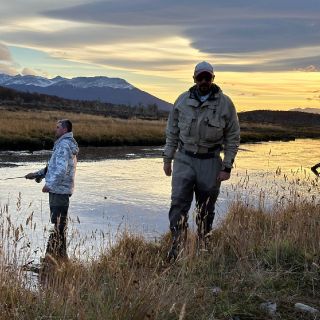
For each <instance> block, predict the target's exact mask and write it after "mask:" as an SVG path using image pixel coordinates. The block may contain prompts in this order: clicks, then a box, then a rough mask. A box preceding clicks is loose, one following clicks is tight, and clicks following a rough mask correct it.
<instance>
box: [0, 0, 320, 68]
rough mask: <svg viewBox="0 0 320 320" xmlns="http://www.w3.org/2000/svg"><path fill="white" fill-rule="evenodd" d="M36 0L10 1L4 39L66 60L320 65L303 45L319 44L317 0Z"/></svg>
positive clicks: (132, 64) (129, 64) (121, 64)
mask: <svg viewBox="0 0 320 320" xmlns="http://www.w3.org/2000/svg"><path fill="white" fill-rule="evenodd" d="M30 1H31V5H30V6H32V9H33V8H36V10H31V8H30V7H29V5H27V4H25V3H19V6H18V5H17V4H15V3H12V4H8V3H6V4H5V6H4V9H3V8H2V10H4V14H3V15H4V16H7V15H9V16H10V15H11V18H12V21H11V22H10V23H8V24H5V25H4V26H3V27H2V29H1V30H2V35H1V37H2V39H3V41H6V42H7V43H10V44H16V45H19V46H25V47H29V48H34V49H38V50H42V51H45V52H47V53H49V54H50V55H51V56H54V57H57V58H59V59H65V60H69V61H74V62H81V63H89V64H90V63H92V64H98V65H102V66H105V67H114V68H122V69H123V70H125V69H127V70H133V71H137V70H139V71H141V70H142V69H144V68H148V69H151V70H156V69H158V70H159V71H161V70H165V69H166V71H172V70H174V65H176V69H179V68H180V67H181V66H183V65H185V64H186V63H189V64H194V63H195V62H196V61H198V60H200V59H208V60H210V61H213V63H214V64H216V68H217V70H219V71H238V72H245V71H284V70H298V69H299V70H300V69H301V70H302V69H304V68H306V67H307V66H310V65H313V66H317V65H318V63H317V62H316V61H315V59H318V57H316V56H315V54H314V52H316V50H315V49H313V55H310V53H308V55H305V53H304V52H302V50H301V48H304V47H306V46H308V47H310V48H316V47H320V38H319V36H318V35H319V34H320V22H319V19H318V16H319V14H320V2H319V1H318V0H308V1H307V2H302V1H300V0H299V1H298V0H281V1H278V0H268V1H265V2H262V1H256V2H253V1H252V0H242V1H238V0H228V1H225V2H222V1H217V0H215V1H213V0H198V1H197V2H195V1H194V0H181V1H172V0H152V1H150V0H135V1H132V0H108V1H96V2H89V0H87V2H85V1H86V0H70V1H68V2H64V3H63V2H62V1H60V0H57V1H55V2H54V3H50V4H48V3H43V2H40V1H39V0H30ZM83 2H85V3H83ZM23 13H25V15H23ZM19 17H20V19H19ZM172 39H178V41H176V43H175V42H174V41H170V40H172ZM182 41H184V43H183V45H181V43H180V42H182ZM182 48H183V50H181V49H182ZM288 50H291V51H290V54H289V55H288V54H286V53H287V52H289V51H288ZM296 52H298V53H299V55H298V54H297V53H296ZM274 53H277V54H274Z"/></svg>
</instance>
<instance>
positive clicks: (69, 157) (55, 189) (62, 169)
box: [37, 132, 79, 194]
mask: <svg viewBox="0 0 320 320" xmlns="http://www.w3.org/2000/svg"><path fill="white" fill-rule="evenodd" d="M78 152H79V148H78V144H77V142H76V140H75V139H74V138H73V134H72V132H67V133H65V134H64V135H63V136H61V137H60V138H59V139H58V140H57V141H56V142H55V144H54V147H53V153H52V156H51V158H50V160H49V163H48V166H47V170H46V168H45V169H42V170H40V171H38V172H37V174H38V176H44V177H45V180H46V186H47V187H48V188H49V190H50V192H52V193H57V194H72V193H73V189H74V177H75V172H76V165H77V154H78ZM46 171H47V172H46Z"/></svg>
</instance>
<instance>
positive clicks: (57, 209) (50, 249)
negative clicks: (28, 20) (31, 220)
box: [46, 192, 70, 257]
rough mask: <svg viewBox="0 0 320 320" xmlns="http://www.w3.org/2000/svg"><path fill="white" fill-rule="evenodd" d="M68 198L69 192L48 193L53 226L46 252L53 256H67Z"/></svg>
mask: <svg viewBox="0 0 320 320" xmlns="http://www.w3.org/2000/svg"><path fill="white" fill-rule="evenodd" d="M69 198H70V195H69V194H57V193H51V192H50V193H49V206H50V219H51V223H53V225H54V228H53V230H52V232H51V234H50V236H49V240H48V244H47V250H46V253H48V254H51V255H53V256H55V257H67V240H66V231H67V223H68V209H69Z"/></svg>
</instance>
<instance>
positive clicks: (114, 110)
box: [0, 86, 168, 119]
mask: <svg viewBox="0 0 320 320" xmlns="http://www.w3.org/2000/svg"><path fill="white" fill-rule="evenodd" d="M1 106H2V108H5V109H9V110H13V111H19V110H24V109H28V110H36V111H39V110H59V111H70V112H76V113H88V114H95V115H103V116H111V117H118V118H125V119H128V118H132V117H137V118H142V119H159V118H165V117H167V114H168V112H167V111H162V110H159V109H158V107H157V105H155V104H151V105H148V106H147V107H143V106H141V105H138V106H127V105H121V104H112V103H103V102H100V101H81V100H72V99H64V98H61V97H58V96H52V95H47V94H39V93H30V92H23V91H18V90H14V89H11V88H6V87H1V86H0V108H1Z"/></svg>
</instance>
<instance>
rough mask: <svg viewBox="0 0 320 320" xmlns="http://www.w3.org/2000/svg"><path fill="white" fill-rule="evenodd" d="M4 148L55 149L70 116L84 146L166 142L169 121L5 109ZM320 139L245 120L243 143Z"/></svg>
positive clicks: (0, 142) (0, 133)
mask: <svg viewBox="0 0 320 320" xmlns="http://www.w3.org/2000/svg"><path fill="white" fill-rule="evenodd" d="M1 118H2V121H1V122H0V150H31V151H34V150H42V149H47V150H49V149H51V148H52V145H53V142H54V138H53V129H54V126H55V121H56V120H58V119H62V118H70V119H71V120H72V121H73V123H74V130H73V131H74V134H75V137H76V139H77V141H78V143H79V145H80V146H91V147H103V146H151V145H153V146H157V145H159V146H160V145H164V143H165V134H164V131H165V126H166V121H165V120H141V119H127V120H124V119H118V118H111V117H104V116H97V115H89V114H81V113H70V112H58V111H44V110H42V111H38V112H34V111H32V112H31V111H30V112H28V111H20V110H19V111H9V110H5V109H4V110H1ZM298 138H320V128H319V126H310V127H308V126H303V127H301V126H300V127H298V126H284V125H279V124H278V125H276V124H266V123H255V122H247V121H246V122H244V121H242V122H241V142H242V143H250V142H262V141H290V140H294V139H298Z"/></svg>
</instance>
